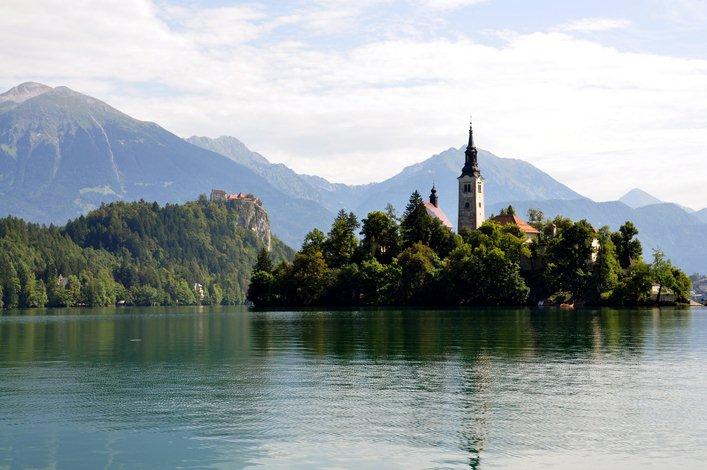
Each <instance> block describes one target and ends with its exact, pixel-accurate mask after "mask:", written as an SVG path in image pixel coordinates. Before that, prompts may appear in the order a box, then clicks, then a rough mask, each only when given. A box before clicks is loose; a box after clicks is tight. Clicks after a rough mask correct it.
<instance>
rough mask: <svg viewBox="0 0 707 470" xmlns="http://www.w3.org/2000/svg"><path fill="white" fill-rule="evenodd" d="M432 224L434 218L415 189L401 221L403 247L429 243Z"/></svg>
mask: <svg viewBox="0 0 707 470" xmlns="http://www.w3.org/2000/svg"><path fill="white" fill-rule="evenodd" d="M431 225H432V218H431V217H430V216H429V215H428V214H427V209H425V203H424V201H423V200H422V196H420V193H418V192H417V191H415V192H414V193H412V195H411V196H410V200H409V201H408V204H407V207H406V208H405V213H404V214H403V217H402V221H401V222H400V234H401V237H402V242H403V243H402V244H403V247H405V248H408V247H411V246H412V245H414V244H415V243H424V244H428V243H429V240H430V235H431V230H432V227H431Z"/></svg>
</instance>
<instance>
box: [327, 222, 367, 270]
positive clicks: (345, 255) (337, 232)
mask: <svg viewBox="0 0 707 470" xmlns="http://www.w3.org/2000/svg"><path fill="white" fill-rule="evenodd" d="M358 227H359V223H358V220H357V219H356V216H355V215H354V214H353V212H349V213H348V214H347V213H346V211H344V210H343V209H342V210H340V211H339V213H338V214H337V216H336V218H335V219H334V223H333V224H332V225H331V229H330V230H329V234H328V235H327V239H326V241H325V242H324V257H325V259H326V262H327V264H328V265H329V266H330V267H332V268H340V267H342V266H344V265H347V264H349V263H351V262H352V261H353V260H354V255H355V254H356V250H357V249H358V238H356V229H357V228H358Z"/></svg>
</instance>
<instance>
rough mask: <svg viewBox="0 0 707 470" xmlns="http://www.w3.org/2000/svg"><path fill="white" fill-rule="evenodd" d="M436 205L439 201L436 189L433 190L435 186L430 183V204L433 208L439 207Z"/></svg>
mask: <svg viewBox="0 0 707 470" xmlns="http://www.w3.org/2000/svg"><path fill="white" fill-rule="evenodd" d="M438 203H439V199H438V198H437V189H436V188H435V184H434V183H432V191H430V204H432V205H433V206H435V207H439V205H438Z"/></svg>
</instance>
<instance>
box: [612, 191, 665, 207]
mask: <svg viewBox="0 0 707 470" xmlns="http://www.w3.org/2000/svg"><path fill="white" fill-rule="evenodd" d="M619 201H621V202H623V203H624V204H626V205H627V206H629V207H633V208H634V209H636V208H638V207H643V206H649V205H651V204H660V203H661V202H663V201H661V200H660V199H658V198H657V197H654V196H651V195H650V194H648V193H647V192H645V191H643V190H642V189H638V188H633V189H632V190H631V191H629V192H627V193H626V194H624V195H623V196H621V197H620V198H619Z"/></svg>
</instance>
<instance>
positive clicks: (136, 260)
mask: <svg viewBox="0 0 707 470" xmlns="http://www.w3.org/2000/svg"><path fill="white" fill-rule="evenodd" d="M245 212H248V214H245ZM244 215H248V216H249V217H250V219H249V220H256V222H258V223H260V224H261V226H262V225H263V224H265V227H266V229H267V230H268V231H269V225H267V215H266V214H265V211H264V210H263V209H262V208H260V207H259V206H256V205H255V204H250V203H247V204H245V203H244V204H237V203H215V202H209V201H208V200H207V199H206V196H203V195H202V196H200V197H199V200H197V201H193V202H187V203H185V204H167V205H165V206H160V205H158V204H157V203H149V202H145V201H139V202H130V203H127V202H115V203H111V204H105V205H102V206H101V207H100V208H98V209H96V210H94V211H92V212H90V213H89V214H88V215H86V216H81V217H79V218H77V219H75V220H72V221H69V222H68V223H67V224H66V225H65V226H63V227H55V226H48V227H46V226H43V225H37V224H32V223H28V222H25V221H24V220H21V219H18V218H15V217H6V218H3V219H0V306H2V307H4V308H32V307H45V306H51V307H71V306H91V307H97V306H111V305H116V304H118V305H122V304H125V305H195V304H239V303H243V302H244V301H245V293H246V289H247V286H248V282H249V279H250V274H251V267H252V265H253V264H254V263H255V261H256V259H257V255H258V252H259V251H260V250H261V249H263V248H266V242H265V241H264V240H263V239H262V237H260V236H259V235H258V233H256V231H254V230H252V229H251V227H249V226H247V224H245V223H244V220H245V219H247V217H244ZM270 255H271V256H272V258H273V259H274V260H277V261H281V260H283V261H284V260H287V259H291V257H292V255H293V253H292V250H291V249H290V248H288V247H287V246H285V245H284V244H283V243H282V242H280V241H279V240H277V239H276V238H274V237H273V238H272V242H271V248H270Z"/></svg>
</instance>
